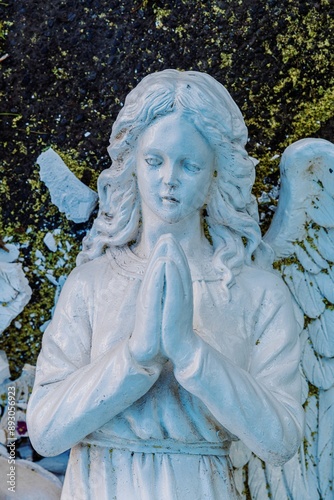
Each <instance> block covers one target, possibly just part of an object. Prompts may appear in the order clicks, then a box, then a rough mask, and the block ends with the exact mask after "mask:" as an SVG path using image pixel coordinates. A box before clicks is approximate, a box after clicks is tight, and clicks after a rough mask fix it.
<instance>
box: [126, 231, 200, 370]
mask: <svg viewBox="0 0 334 500" xmlns="http://www.w3.org/2000/svg"><path fill="white" fill-rule="evenodd" d="M197 342H198V337H197V335H196V334H195V333H194V331H193V293H192V280H191V275H190V270H189V265H188V262H187V259H186V256H185V254H184V252H183V250H182V248H181V246H180V245H179V244H178V243H177V242H176V240H175V239H174V238H173V236H172V235H170V234H167V235H163V236H161V237H160V238H159V240H158V242H157V244H156V246H155V248H154V250H153V252H152V254H151V257H150V261H149V264H148V267H147V269H146V272H145V276H144V279H143V282H142V284H141V288H140V291H139V295H138V298H137V306H136V320H135V327H134V331H133V334H132V336H131V338H130V340H129V349H130V353H131V355H132V357H133V358H134V359H135V360H136V362H137V363H139V364H141V365H143V366H150V365H152V364H156V363H159V364H161V365H162V364H163V363H164V362H165V361H167V360H171V361H172V363H173V364H174V366H175V367H177V368H179V369H183V368H185V367H186V366H187V364H188V363H189V362H190V360H191V359H192V358H193V353H194V350H195V349H196V345H197Z"/></svg>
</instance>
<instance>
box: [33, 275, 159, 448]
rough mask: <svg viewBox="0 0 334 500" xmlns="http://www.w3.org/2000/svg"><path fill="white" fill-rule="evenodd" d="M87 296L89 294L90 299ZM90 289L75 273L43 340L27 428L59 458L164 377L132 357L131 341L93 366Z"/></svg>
mask: <svg viewBox="0 0 334 500" xmlns="http://www.w3.org/2000/svg"><path fill="white" fill-rule="evenodd" d="M86 295H88V294H86ZM89 308H90V306H89V304H88V301H87V300H86V299H85V284H84V283H83V282H82V280H80V273H78V272H77V270H75V272H74V273H72V275H71V276H70V277H69V279H68V280H67V282H66V284H65V286H64V289H63V290H62V293H61V296H60V298H59V301H58V304H57V308H56V311H55V315H54V318H53V320H52V323H51V325H50V326H49V328H48V329H47V331H46V332H45V335H44V337H43V346H42V351H41V353H40V356H39V359H38V363H37V373H36V380H35V385H34V389H33V393H32V396H31V398H30V401H29V406H28V412H27V422H28V427H29V435H30V438H31V441H32V443H33V446H34V447H35V448H36V450H37V451H38V452H39V453H40V454H41V455H45V456H53V455H57V454H59V453H61V452H63V451H65V450H66V449H68V448H70V447H72V446H73V445H75V444H76V443H78V442H79V441H81V440H82V439H84V438H85V436H87V435H88V434H90V433H91V432H93V431H95V430H97V429H99V428H100V427H101V426H103V425H104V424H105V423H107V422H108V421H109V420H110V419H111V418H113V416H115V415H117V414H118V413H120V412H121V411H123V410H124V409H125V408H127V407H128V406H130V405H131V404H132V403H133V402H134V401H136V400H137V399H139V398H140V397H141V396H143V395H144V394H145V393H146V392H147V391H148V390H149V389H150V388H151V386H152V385H153V384H154V382H155V381H156V380H157V378H158V376H159V374H160V367H159V366H158V365H157V364H151V365H150V366H149V367H144V366H141V365H140V364H138V363H137V362H136V361H135V360H134V359H133V357H132V356H131V354H130V352H129V348H128V339H125V340H123V341H120V342H119V343H118V344H117V345H116V346H115V347H114V348H113V349H111V350H108V351H107V352H105V353H103V354H102V355H100V356H99V357H98V358H97V359H95V360H93V361H91V359H90V350H91V326H90V320H89Z"/></svg>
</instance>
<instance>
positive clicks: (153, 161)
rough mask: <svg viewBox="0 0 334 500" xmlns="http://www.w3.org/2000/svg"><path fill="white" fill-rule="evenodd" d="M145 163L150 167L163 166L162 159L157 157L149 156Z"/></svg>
mask: <svg viewBox="0 0 334 500" xmlns="http://www.w3.org/2000/svg"><path fill="white" fill-rule="evenodd" d="M145 161H146V163H147V165H149V166H150V167H159V166H160V165H161V164H162V160H161V158H158V157H157V156H148V157H147V158H145Z"/></svg>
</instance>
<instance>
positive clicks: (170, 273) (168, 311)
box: [163, 259, 185, 327]
mask: <svg viewBox="0 0 334 500" xmlns="http://www.w3.org/2000/svg"><path fill="white" fill-rule="evenodd" d="M165 276H166V284H165V294H164V307H163V327H164V326H165V324H166V322H168V324H169V325H173V324H175V323H177V324H178V323H179V322H180V314H181V315H182V314H184V307H185V290H184V288H183V283H182V279H181V275H180V273H179V269H178V267H177V265H176V264H175V262H174V261H172V260H170V259H168V260H167V261H166V266H165Z"/></svg>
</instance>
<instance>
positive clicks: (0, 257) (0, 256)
mask: <svg viewBox="0 0 334 500" xmlns="http://www.w3.org/2000/svg"><path fill="white" fill-rule="evenodd" d="M5 247H6V250H4V249H3V248H0V262H14V261H15V260H17V259H18V257H19V254H20V251H19V249H18V248H17V247H16V246H15V245H12V244H10V243H6V244H5Z"/></svg>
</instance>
